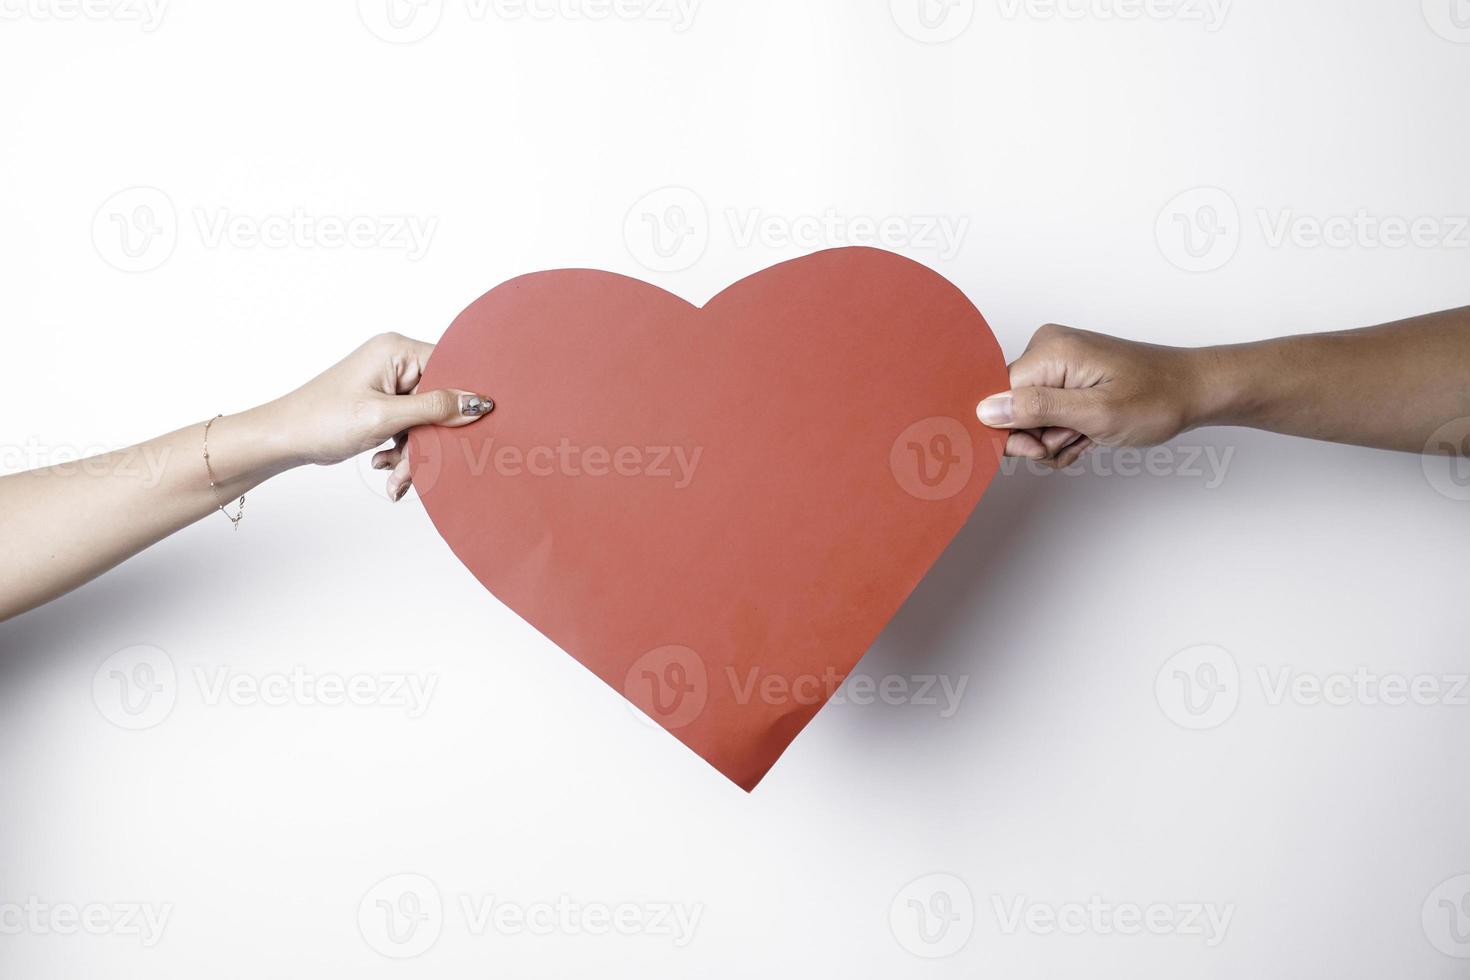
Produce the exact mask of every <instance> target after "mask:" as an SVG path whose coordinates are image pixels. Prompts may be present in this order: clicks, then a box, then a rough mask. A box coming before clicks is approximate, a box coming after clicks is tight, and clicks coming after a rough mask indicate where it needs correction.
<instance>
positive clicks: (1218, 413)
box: [1184, 347, 1251, 429]
mask: <svg viewBox="0 0 1470 980" xmlns="http://www.w3.org/2000/svg"><path fill="white" fill-rule="evenodd" d="M1184 354H1185V357H1186V359H1187V361H1188V362H1189V366H1190V370H1189V372H1188V374H1189V375H1190V376H1191V377H1192V378H1193V386H1192V387H1193V394H1192V397H1191V398H1190V399H1189V405H1188V407H1187V409H1186V412H1185V417H1186V424H1185V428H1186V429H1198V428H1203V427H1205V426H1210V425H1242V424H1249V423H1248V422H1247V421H1246V416H1248V415H1249V405H1250V401H1251V372H1250V371H1249V370H1248V368H1247V367H1246V365H1245V364H1244V363H1243V361H1244V358H1243V357H1242V352H1241V348H1239V347H1198V348H1191V349H1187V350H1185V351H1184Z"/></svg>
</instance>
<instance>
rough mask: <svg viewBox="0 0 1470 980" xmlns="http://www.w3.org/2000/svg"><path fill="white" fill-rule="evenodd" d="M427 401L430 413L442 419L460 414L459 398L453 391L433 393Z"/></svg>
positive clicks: (430, 393)
mask: <svg viewBox="0 0 1470 980" xmlns="http://www.w3.org/2000/svg"><path fill="white" fill-rule="evenodd" d="M427 400H428V408H429V411H431V412H433V413H434V414H435V415H437V416H439V417H440V418H447V417H448V416H450V415H455V414H458V412H459V397H458V396H457V395H456V394H455V393H454V392H452V391H445V390H440V391H431V392H429V394H428V399H427Z"/></svg>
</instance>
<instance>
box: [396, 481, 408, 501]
mask: <svg viewBox="0 0 1470 980" xmlns="http://www.w3.org/2000/svg"><path fill="white" fill-rule="evenodd" d="M406 493H408V484H407V483H405V484H403V486H401V487H399V488H398V489H397V490H396V491H395V492H394V493H393V502H394V503H395V504H396V503H398V501H400V500H402V499H403V495H404V494H406Z"/></svg>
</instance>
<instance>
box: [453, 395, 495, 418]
mask: <svg viewBox="0 0 1470 980" xmlns="http://www.w3.org/2000/svg"><path fill="white" fill-rule="evenodd" d="M494 410H495V400H494V399H492V398H486V397H483V396H481V395H460V396H459V414H461V415H468V416H469V417H470V418H479V417H480V416H481V415H489V414H490V413H491V412H492V411H494Z"/></svg>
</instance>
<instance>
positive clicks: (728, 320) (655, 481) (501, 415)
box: [409, 248, 1008, 790]
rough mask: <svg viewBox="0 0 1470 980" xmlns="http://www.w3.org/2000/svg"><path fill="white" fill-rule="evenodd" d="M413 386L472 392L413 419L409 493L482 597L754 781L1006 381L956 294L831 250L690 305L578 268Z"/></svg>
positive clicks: (887, 598)
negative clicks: (452, 419)
mask: <svg viewBox="0 0 1470 980" xmlns="http://www.w3.org/2000/svg"><path fill="white" fill-rule="evenodd" d="M421 388H422V389H424V390H428V389H434V388H459V389H464V390H469V391H477V392H481V393H483V394H487V395H490V396H491V397H493V398H494V399H495V403H496V407H495V410H494V412H493V413H492V414H490V415H489V416H487V417H486V418H484V419H481V420H480V421H478V422H476V423H474V424H473V425H469V426H465V427H462V428H437V427H435V428H424V429H418V430H415V431H414V432H413V434H412V436H411V438H410V441H409V451H410V453H411V458H412V460H413V465H414V483H415V486H416V487H417V488H418V492H419V495H420V497H421V498H422V499H423V502H424V506H425V507H426V508H427V509H428V512H429V516H430V517H431V518H432V519H433V521H434V524H435V525H436V526H437V527H438V529H439V532H440V533H441V534H442V535H443V536H444V539H445V540H446V541H447V542H448V543H449V546H450V547H451V548H452V549H453V550H454V553H455V554H456V555H458V556H459V558H460V560H461V561H463V562H464V563H465V565H466V566H467V567H468V568H469V569H470V571H471V572H473V573H474V574H475V576H476V577H477V578H478V579H479V580H480V581H481V582H482V583H483V584H484V585H485V587H486V588H487V589H489V590H490V591H491V592H492V593H494V595H495V596H496V597H497V598H499V599H500V600H501V601H502V602H504V603H505V604H506V605H507V606H509V607H510V608H511V609H513V610H515V611H516V612H517V613H518V614H519V615H520V616H521V617H523V618H524V619H525V620H526V621H527V622H528V623H530V624H531V625H532V626H534V627H536V629H538V630H540V631H541V632H542V633H544V634H545V635H546V636H547V637H549V638H550V639H551V640H552V641H553V642H554V643H556V644H557V646H559V647H561V648H562V649H563V650H565V651H566V652H568V653H570V654H571V655H572V656H573V657H575V658H577V660H579V661H581V662H582V664H584V665H585V666H586V667H587V668H588V669H590V670H591V671H592V672H593V673H595V674H596V675H597V676H599V677H601V678H602V679H603V680H604V681H606V682H607V683H608V684H610V685H612V687H614V688H615V689H617V690H618V691H619V692H621V693H623V694H624V695H625V696H626V697H627V698H628V699H629V700H630V701H632V702H633V703H634V704H636V705H637V706H638V707H639V708H640V709H642V710H643V711H644V712H645V713H646V714H647V715H649V716H650V717H651V718H653V719H654V720H656V721H658V722H659V723H660V724H661V725H662V726H663V727H664V728H666V729H668V730H669V731H670V732H671V733H673V735H674V736H675V737H676V738H678V739H680V740H681V741H682V742H684V744H686V745H687V746H689V748H691V749H693V750H694V751H695V752H697V753H698V754H699V755H701V756H703V757H704V758H705V759H706V760H708V762H709V763H710V764H711V765H713V766H714V767H715V768H716V769H718V770H719V771H720V772H722V773H724V774H725V775H726V776H728V777H729V778H730V779H731V780H733V781H734V782H735V783H736V784H737V785H739V786H741V787H744V788H745V789H747V790H749V789H752V788H753V787H754V786H755V784H756V783H757V782H759V781H760V779H761V777H762V776H764V775H765V773H766V772H767V770H769V769H770V768H771V766H772V765H773V764H774V763H775V761H776V759H777V758H778V757H779V756H780V755H781V753H782V752H783V751H784V750H785V749H786V747H787V746H788V745H789V744H790V743H791V740H792V739H794V738H795V737H796V735H797V733H798V732H800V731H801V729H802V728H803V727H804V726H805V725H806V724H807V722H808V721H810V720H811V718H812V716H813V715H815V714H816V713H817V711H818V709H819V708H821V706H822V704H824V703H825V702H826V700H827V699H828V697H830V696H831V694H832V693H833V692H834V691H835V689H836V687H837V685H838V684H839V683H840V682H841V681H842V679H843V678H844V677H846V676H847V674H848V672H849V671H851V670H852V668H853V667H854V666H855V665H856V664H857V661H858V659H859V658H861V657H862V655H863V653H864V652H865V651H866V650H867V649H868V647H869V646H870V645H871V644H872V642H873V640H874V639H875V638H876V637H877V635H878V633H879V632H880V631H881V630H882V629H883V627H884V625H885V624H887V622H888V621H889V619H890V618H891V617H892V616H893V614H894V613H895V612H896V611H897V610H898V608H899V606H900V605H902V604H903V601H904V600H905V599H906V598H907V597H908V595H909V593H910V592H912V591H913V589H914V587H915V586H916V585H918V583H919V580H920V579H921V578H922V577H923V576H924V573H925V572H926V571H928V569H929V567H930V565H932V564H933V562H934V561H935V559H937V558H938V557H939V555H940V553H941V552H942V551H943V550H944V548H945V547H946V546H947V545H948V544H949V542H950V540H951V538H953V537H954V535H955V533H956V532H957V531H958V530H959V529H960V527H961V526H962V525H963V524H964V523H965V521H966V519H967V518H968V517H969V515H970V512H971V511H972V510H973V509H974V507H975V504H976V503H977V502H978V501H979V499H980V496H981V494H982V493H983V492H984V490H985V487H986V485H987V484H988V483H989V482H990V479H991V477H992V476H993V475H994V474H995V471H996V469H997V466H998V463H999V459H1000V448H1001V445H1002V440H1003V438H1004V437H1003V434H1001V433H998V432H996V431H994V430H992V429H988V428H986V427H985V426H982V425H981V424H980V423H979V422H978V421H977V420H976V418H975V406H976V405H977V404H978V403H979V402H980V400H981V399H982V398H984V397H985V396H987V395H991V394H994V393H995V392H997V391H1004V390H1006V389H1007V388H1008V383H1007V377H1006V366H1005V361H1004V359H1003V358H1002V356H1001V352H1000V348H999V346H998V345H997V344H996V342H995V338H994V336H993V335H992V334H991V332H990V328H989V327H988V326H987V325H986V323H985V320H984V318H983V317H981V315H980V313H979V311H977V310H976V309H975V307H974V306H973V305H972V304H971V303H970V301H969V300H968V299H966V298H965V296H964V294H963V293H961V292H960V291H959V290H958V289H956V288H955V287H954V286H953V285H951V284H950V283H949V282H948V281H946V280H945V279H944V278H943V277H942V276H940V275H938V274H937V273H935V272H933V271H931V270H929V269H927V268H925V267H924V266H922V265H919V264H917V263H915V262H913V261H910V260H909V259H905V258H903V257H901V256H898V255H894V254H892V253H889V252H884V251H880V250H877V249H869V248H841V249H832V250H830V251H825V252H818V253H816V254H813V255H808V256H806V257H804V258H800V259H796V260H794V261H791V262H785V263H782V264H780V265H777V266H774V267H772V268H769V269H766V270H765V271H763V272H759V273H757V274H755V275H753V276H750V277H749V278H747V279H744V280H741V281H740V282H738V283H736V284H735V285H733V286H731V287H729V288H728V289H726V290H725V291H724V292H722V293H720V294H719V295H718V296H716V297H715V298H714V299H712V300H710V301H709V303H707V304H706V305H705V306H704V307H703V308H699V307H695V306H692V305H690V304H689V303H687V302H685V301H684V300H682V299H679V298H678V297H677V296H674V295H672V294H671V293H667V292H665V291H663V290H661V289H658V288H656V287H654V286H650V285H648V284H647V283H643V282H639V281H638V280H636V279H629V278H627V277H624V276H619V275H614V274H612V273H607V272H598V271H592V270H563V271H558V272H539V273H534V274H532V275H527V276H522V277H521V278H518V279H513V280H511V281H510V282H507V283H505V284H504V285H501V286H498V287H497V288H495V289H493V290H491V291H490V292H489V293H487V294H485V295H484V296H482V297H480V298H479V299H478V300H476V301H475V302H474V303H473V304H472V305H471V306H470V307H469V308H468V309H467V310H465V311H464V312H463V313H462V314H460V316H459V318H458V319H456V320H455V321H454V323H453V325H451V326H450V328H449V330H448V332H447V333H446V334H445V335H444V339H443V340H442V341H441V342H440V343H439V345H438V348H437V349H436V350H435V352H434V355H433V357H432V358H431V359H430V362H429V365H428V367H427V369H426V371H425V373H424V377H423V380H422V383H421Z"/></svg>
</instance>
